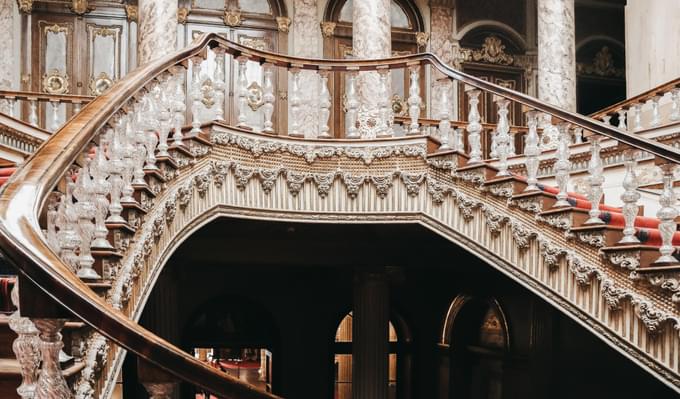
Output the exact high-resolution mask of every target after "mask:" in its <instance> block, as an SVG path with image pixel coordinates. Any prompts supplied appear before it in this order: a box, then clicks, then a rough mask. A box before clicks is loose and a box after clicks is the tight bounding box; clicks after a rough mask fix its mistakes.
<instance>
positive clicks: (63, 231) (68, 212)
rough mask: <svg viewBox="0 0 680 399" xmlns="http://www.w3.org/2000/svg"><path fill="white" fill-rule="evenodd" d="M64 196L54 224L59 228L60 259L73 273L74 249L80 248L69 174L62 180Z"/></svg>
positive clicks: (75, 258)
mask: <svg viewBox="0 0 680 399" xmlns="http://www.w3.org/2000/svg"><path fill="white" fill-rule="evenodd" d="M64 180H65V186H66V189H65V194H64V195H62V196H61V199H60V201H59V205H58V206H57V218H56V220H55V223H56V225H57V227H58V228H59V231H58V232H57V240H58V241H59V248H61V254H60V256H61V259H62V260H63V261H64V263H65V264H66V265H67V266H69V267H70V268H71V270H72V271H73V272H74V273H75V272H76V271H77V270H78V256H77V255H76V249H77V248H78V247H79V246H80V235H79V234H78V231H77V223H78V212H77V210H76V207H75V205H74V204H73V191H74V189H75V183H74V182H73V178H72V175H71V174H70V173H69V174H67V176H65V178H64Z"/></svg>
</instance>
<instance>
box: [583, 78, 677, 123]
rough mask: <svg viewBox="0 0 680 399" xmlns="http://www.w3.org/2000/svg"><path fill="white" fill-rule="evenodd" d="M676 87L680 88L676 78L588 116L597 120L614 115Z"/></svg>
mask: <svg viewBox="0 0 680 399" xmlns="http://www.w3.org/2000/svg"><path fill="white" fill-rule="evenodd" d="M678 87H680V78H676V79H673V80H671V81H668V82H666V83H663V84H661V85H659V86H657V87H654V88H652V89H649V90H647V91H645V92H642V93H640V94H638V95H636V96H634V97H631V98H627V99H625V100H623V101H619V102H618V103H616V104H612V105H610V106H608V107H607V108H604V109H601V110H599V111H597V112H595V113H592V114H590V115H589V116H590V117H591V118H593V119H598V120H599V119H602V118H603V117H605V116H607V115H615V114H616V112H617V111H618V110H620V109H623V108H629V107H630V106H632V105H634V104H644V103H645V102H647V101H649V100H651V99H652V98H654V97H656V96H663V95H664V94H666V93H668V92H670V91H671V90H673V89H676V88H678Z"/></svg>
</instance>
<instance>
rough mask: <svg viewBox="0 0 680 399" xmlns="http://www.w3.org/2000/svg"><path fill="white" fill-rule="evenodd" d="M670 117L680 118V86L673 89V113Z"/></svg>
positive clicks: (675, 119) (672, 119)
mask: <svg viewBox="0 0 680 399" xmlns="http://www.w3.org/2000/svg"><path fill="white" fill-rule="evenodd" d="M669 119H670V120H671V121H678V120H680V88H675V89H673V90H671V114H670V116H669Z"/></svg>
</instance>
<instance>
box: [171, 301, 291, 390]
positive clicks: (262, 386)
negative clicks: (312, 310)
mask: <svg viewBox="0 0 680 399" xmlns="http://www.w3.org/2000/svg"><path fill="white" fill-rule="evenodd" d="M277 331H278V329H277V327H276V324H275V322H274V320H273V317H272V315H271V314H270V313H269V311H268V310H267V309H265V308H264V307H263V306H262V305H260V304H259V303H257V302H255V301H252V300H250V299H247V298H244V297H240V296H233V295H229V296H221V297H219V298H214V299H211V300H210V301H208V302H206V303H204V304H203V305H201V306H200V307H199V308H198V310H197V311H196V312H195V313H194V314H193V316H192V317H191V318H190V319H189V321H188V322H187V323H186V326H185V328H184V332H183V339H182V342H183V346H184V347H185V348H186V350H187V351H189V352H190V353H192V354H194V356H195V357H196V358H198V359H200V360H202V361H205V362H206V363H209V364H210V365H211V366H212V367H214V368H215V369H218V370H220V371H222V372H224V373H225V374H228V375H230V376H232V377H234V378H238V379H240V380H242V381H244V382H247V383H248V384H250V385H253V386H254V387H256V388H257V389H259V390H262V391H265V392H273V384H272V381H273V380H272V376H273V371H274V355H275V353H276V351H277V346H278V333H277ZM208 394H209V393H207V392H202V391H201V390H198V392H195V393H194V394H193V395H192V397H194V395H195V396H196V397H197V398H201V399H203V398H208V397H209V396H208Z"/></svg>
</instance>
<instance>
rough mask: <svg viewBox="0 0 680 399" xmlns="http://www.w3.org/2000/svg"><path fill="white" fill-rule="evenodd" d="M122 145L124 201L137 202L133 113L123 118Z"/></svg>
mask: <svg viewBox="0 0 680 399" xmlns="http://www.w3.org/2000/svg"><path fill="white" fill-rule="evenodd" d="M121 134H122V135H121V136H120V137H121V146H122V150H123V163H122V164H123V172H122V178H123V188H122V190H121V192H122V197H121V199H120V201H121V202H122V203H135V202H136V201H135V198H134V197H133V195H134V192H135V189H134V187H133V186H132V177H133V172H134V169H135V152H136V151H137V149H136V147H135V130H134V128H133V126H132V115H130V114H128V115H124V116H123V117H122V118H121Z"/></svg>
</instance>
